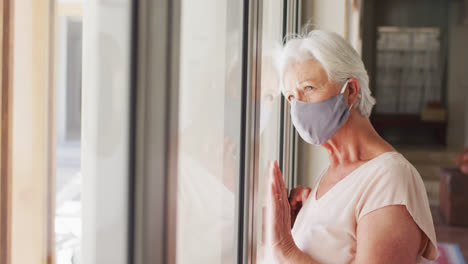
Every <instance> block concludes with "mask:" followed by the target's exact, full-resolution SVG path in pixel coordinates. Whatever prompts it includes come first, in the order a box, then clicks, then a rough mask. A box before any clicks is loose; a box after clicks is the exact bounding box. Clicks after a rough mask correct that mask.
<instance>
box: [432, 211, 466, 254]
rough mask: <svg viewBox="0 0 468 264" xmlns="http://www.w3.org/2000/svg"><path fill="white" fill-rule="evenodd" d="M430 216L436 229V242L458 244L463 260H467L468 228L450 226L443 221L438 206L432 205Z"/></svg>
mask: <svg viewBox="0 0 468 264" xmlns="http://www.w3.org/2000/svg"><path fill="white" fill-rule="evenodd" d="M431 210H432V217H433V219H434V226H435V230H436V236H437V242H447V243H456V244H458V246H460V249H461V251H462V254H463V257H464V258H465V261H468V228H461V227H451V226H447V225H445V224H444V223H443V221H442V219H441V217H440V213H439V207H437V206H432V207H431Z"/></svg>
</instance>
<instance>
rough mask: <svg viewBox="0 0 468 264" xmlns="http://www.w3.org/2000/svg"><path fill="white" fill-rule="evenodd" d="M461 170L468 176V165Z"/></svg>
mask: <svg viewBox="0 0 468 264" xmlns="http://www.w3.org/2000/svg"><path fill="white" fill-rule="evenodd" d="M460 169H461V171H462V172H463V173H465V174H468V164H467V165H463V166H461V168H460Z"/></svg>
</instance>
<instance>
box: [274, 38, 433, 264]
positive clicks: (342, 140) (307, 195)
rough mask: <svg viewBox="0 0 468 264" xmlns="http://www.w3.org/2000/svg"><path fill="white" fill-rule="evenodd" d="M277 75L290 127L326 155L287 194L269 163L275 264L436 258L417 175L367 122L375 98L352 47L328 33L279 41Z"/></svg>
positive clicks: (422, 190) (431, 231)
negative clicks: (314, 178)
mask: <svg viewBox="0 0 468 264" xmlns="http://www.w3.org/2000/svg"><path fill="white" fill-rule="evenodd" d="M280 72H281V73H280V80H281V85H282V89H283V94H284V96H285V97H286V98H287V100H288V101H289V102H290V104H291V117H292V121H293V124H294V126H295V128H296V129H297V131H298V133H299V135H300V136H301V137H302V138H303V139H304V140H305V141H306V142H308V143H310V144H314V145H320V146H321V147H323V148H325V149H326V150H327V151H328V154H329V165H328V167H327V168H326V169H325V170H324V171H323V172H322V174H321V175H320V178H319V180H318V183H317V184H316V186H314V188H312V189H310V188H307V187H303V186H299V187H297V188H295V189H293V190H292V191H291V194H290V197H289V198H288V196H287V190H286V187H285V185H284V182H283V180H282V177H281V171H280V170H279V168H278V164H277V162H272V163H271V167H270V179H271V181H270V189H269V199H268V200H269V203H268V209H269V210H268V212H269V223H270V224H269V225H268V229H267V230H268V232H267V237H268V242H269V243H268V245H269V247H270V250H271V252H273V258H274V259H275V260H276V262H277V263H399V264H401V263H420V262H424V261H427V260H434V259H436V258H437V256H438V252H437V246H436V237H435V231H434V225H433V222H432V217H431V212H430V209H429V202H428V199H427V195H426V190H425V187H424V185H423V182H422V179H421V176H420V175H419V173H418V172H417V171H416V169H415V168H414V167H413V166H412V165H411V164H410V163H409V162H408V161H407V160H406V159H405V158H404V157H403V156H402V155H401V154H400V153H398V152H397V151H396V150H395V149H394V148H393V147H392V146H391V145H390V144H389V143H387V142H386V141H385V140H383V139H382V138H381V137H380V136H379V135H378V133H377V132H376V131H375V130H374V128H373V127H372V125H371V123H370V121H369V115H370V113H371V109H372V107H373V105H374V104H375V100H374V98H373V97H372V96H371V92H370V89H369V79H368V75H367V72H366V70H365V68H364V65H363V63H362V61H361V59H360V56H359V55H358V53H357V52H356V51H355V50H354V49H353V48H352V47H351V46H350V45H349V44H348V43H347V42H346V41H345V40H344V39H343V38H341V37H340V36H338V35H337V34H335V33H330V32H325V31H319V30H314V31H312V32H310V33H309V34H308V35H307V36H305V37H303V38H296V39H292V40H289V41H288V42H287V43H286V45H285V47H284V49H283V51H282V55H281V57H280ZM298 210H299V212H298V215H297V218H296V219H295V222H294V223H292V221H293V220H291V215H292V214H294V212H296V211H298ZM291 211H292V212H293V213H291ZM292 225H293V228H292V230H291V226H292Z"/></svg>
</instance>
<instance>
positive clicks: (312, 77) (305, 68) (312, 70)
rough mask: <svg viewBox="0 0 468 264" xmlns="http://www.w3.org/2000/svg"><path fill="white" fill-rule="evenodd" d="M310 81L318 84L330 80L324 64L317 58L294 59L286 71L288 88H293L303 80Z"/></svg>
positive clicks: (285, 81)
mask: <svg viewBox="0 0 468 264" xmlns="http://www.w3.org/2000/svg"><path fill="white" fill-rule="evenodd" d="M305 81H310V82H315V83H317V84H322V83H325V82H328V75H327V72H326V71H325V69H324V68H323V66H322V64H321V63H320V62H319V61H318V60H315V59H309V60H303V61H294V62H291V63H289V65H288V67H287V68H286V69H285V71H284V84H285V86H286V87H285V88H286V90H288V89H292V88H294V87H295V86H297V85H298V84H300V83H301V82H305Z"/></svg>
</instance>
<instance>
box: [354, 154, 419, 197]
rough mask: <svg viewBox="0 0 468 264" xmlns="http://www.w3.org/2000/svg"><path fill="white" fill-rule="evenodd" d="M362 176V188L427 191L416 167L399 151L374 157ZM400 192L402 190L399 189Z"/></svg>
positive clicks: (387, 190) (389, 190) (386, 190)
mask: <svg viewBox="0 0 468 264" xmlns="http://www.w3.org/2000/svg"><path fill="white" fill-rule="evenodd" d="M362 176H363V177H364V179H362V178H361V183H362V185H361V186H362V188H364V189H380V190H381V191H383V192H390V193H391V192H394V191H395V190H407V189H413V190H418V191H420V192H421V193H425V187H424V182H423V181H422V178H421V175H420V174H419V172H418V171H417V170H416V168H415V167H414V166H413V165H412V164H411V163H410V162H409V161H408V160H407V159H406V158H405V157H404V156H403V155H402V154H401V153H399V152H396V151H392V152H385V153H383V154H381V155H379V156H378V157H376V158H374V159H373V160H372V161H371V163H370V164H369V166H367V169H366V170H365V173H364V175H362ZM398 192H400V191H398Z"/></svg>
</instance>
